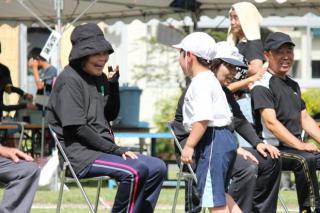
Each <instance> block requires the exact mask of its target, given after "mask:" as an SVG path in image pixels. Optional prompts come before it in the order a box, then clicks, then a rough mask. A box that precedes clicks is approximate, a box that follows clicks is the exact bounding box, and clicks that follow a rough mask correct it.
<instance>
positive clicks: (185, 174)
mask: <svg viewBox="0 0 320 213" xmlns="http://www.w3.org/2000/svg"><path fill="white" fill-rule="evenodd" d="M168 128H169V130H170V133H171V134H172V137H173V140H174V143H175V145H176V146H177V147H178V149H179V152H180V153H181V152H182V147H181V145H180V143H179V140H178V138H177V137H176V135H175V133H174V131H173V125H172V122H169V123H168ZM183 165H184V164H183V163H182V162H181V164H180V168H179V172H178V174H177V178H178V179H177V185H176V191H175V193H174V199H173V205H172V211H171V212H172V213H175V212H176V206H177V200H178V196H179V190H180V185H181V180H183V179H184V180H192V179H193V180H194V182H195V183H197V182H198V180H197V177H196V175H195V173H194V171H193V169H192V168H191V165H190V164H189V163H188V164H186V165H187V167H188V170H189V172H183ZM202 212H205V209H203V210H202Z"/></svg>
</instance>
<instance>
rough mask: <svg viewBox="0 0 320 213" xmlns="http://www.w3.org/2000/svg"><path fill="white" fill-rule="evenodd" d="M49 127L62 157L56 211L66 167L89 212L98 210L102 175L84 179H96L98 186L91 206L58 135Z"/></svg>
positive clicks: (93, 212)
mask: <svg viewBox="0 0 320 213" xmlns="http://www.w3.org/2000/svg"><path fill="white" fill-rule="evenodd" d="M49 129H50V132H51V135H52V137H53V139H54V141H55V143H56V145H57V147H58V150H59V152H60V153H61V155H62V157H63V161H64V162H63V169H62V172H61V185H60V190H59V197H58V203H57V210H56V212H57V213H59V212H60V207H61V201H62V195H63V188H64V184H65V182H66V171H67V169H69V171H70V173H71V178H72V179H73V180H74V181H75V182H76V183H77V185H78V187H79V189H80V191H81V194H82V195H83V197H84V199H85V200H86V203H87V204H88V207H89V209H90V212H91V213H96V212H97V210H98V204H99V196H100V189H101V185H102V180H103V179H104V177H97V178H86V179H98V187H97V194H96V200H95V205H94V207H93V205H92V204H91V202H90V200H89V198H88V195H87V193H86V192H85V190H84V189H83V187H82V185H81V183H80V180H79V179H78V177H77V175H76V173H75V172H74V170H73V168H72V166H71V163H70V161H69V159H68V157H67V155H66V153H65V152H64V150H63V148H62V145H61V143H60V141H59V140H58V137H57V135H56V133H55V132H54V131H53V129H52V128H51V126H50V125H49Z"/></svg>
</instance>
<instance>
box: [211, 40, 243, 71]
mask: <svg viewBox="0 0 320 213" xmlns="http://www.w3.org/2000/svg"><path fill="white" fill-rule="evenodd" d="M215 47H216V52H217V54H216V55H215V57H214V58H220V59H221V60H223V61H225V62H227V63H228V64H232V65H234V66H237V67H247V65H246V64H245V62H244V60H243V55H241V54H240V53H239V50H238V48H236V47H235V46H233V45H231V44H230V43H228V42H226V41H221V42H218V43H216V45H215Z"/></svg>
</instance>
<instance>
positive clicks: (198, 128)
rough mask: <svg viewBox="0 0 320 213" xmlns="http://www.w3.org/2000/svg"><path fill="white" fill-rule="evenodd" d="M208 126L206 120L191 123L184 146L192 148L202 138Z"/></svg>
mask: <svg viewBox="0 0 320 213" xmlns="http://www.w3.org/2000/svg"><path fill="white" fill-rule="evenodd" d="M207 126H208V121H198V122H195V123H193V124H192V129H191V132H190V135H189V137H188V139H187V143H186V146H189V147H192V148H194V147H195V146H196V145H197V144H198V143H199V141H200V139H201V138H202V136H203V134H204V133H205V131H206V129H207Z"/></svg>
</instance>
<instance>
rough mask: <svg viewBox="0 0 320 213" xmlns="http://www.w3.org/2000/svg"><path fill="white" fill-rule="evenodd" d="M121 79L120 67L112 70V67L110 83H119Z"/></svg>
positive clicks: (109, 77)
mask: <svg viewBox="0 0 320 213" xmlns="http://www.w3.org/2000/svg"><path fill="white" fill-rule="evenodd" d="M119 77H120V73H119V65H117V66H116V68H115V69H112V67H111V66H109V67H108V76H107V78H108V81H117V80H118V79H119Z"/></svg>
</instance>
